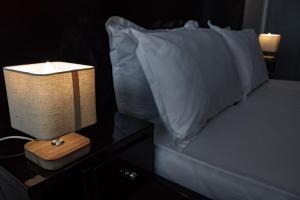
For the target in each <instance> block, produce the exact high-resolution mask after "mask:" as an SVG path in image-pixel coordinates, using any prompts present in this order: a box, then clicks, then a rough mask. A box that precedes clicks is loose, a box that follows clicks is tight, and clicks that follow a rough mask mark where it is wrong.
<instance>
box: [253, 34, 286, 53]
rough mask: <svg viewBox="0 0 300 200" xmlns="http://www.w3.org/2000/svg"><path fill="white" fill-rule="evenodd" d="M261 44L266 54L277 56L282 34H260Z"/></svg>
mask: <svg viewBox="0 0 300 200" xmlns="http://www.w3.org/2000/svg"><path fill="white" fill-rule="evenodd" d="M258 39H259V44H260V47H261V49H262V51H263V52H264V55H266V56H273V57H274V56H275V54H276V53H277V51H278V49H279V44H280V40H281V35H278V34H271V33H268V34H265V33H263V34H260V35H259V38H258Z"/></svg>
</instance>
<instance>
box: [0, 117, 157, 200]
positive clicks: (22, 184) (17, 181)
mask: <svg viewBox="0 0 300 200" xmlns="http://www.w3.org/2000/svg"><path fill="white" fill-rule="evenodd" d="M117 116H118V115H117ZM136 122H139V120H136ZM126 123H127V121H126V120H125V121H124V122H122V119H121V118H115V128H114V130H111V131H112V132H111V133H110V132H105V131H103V130H102V131H100V128H98V127H95V126H94V127H90V128H88V129H84V130H82V131H80V133H81V134H82V135H84V136H86V137H88V138H90V139H91V149H90V152H89V153H88V154H87V155H86V156H84V157H82V158H80V159H78V160H76V161H75V162H73V163H71V164H70V165H68V166H66V167H63V168H62V169H59V170H56V171H48V170H44V169H42V168H40V167H38V166H37V165H35V164H34V163H32V162H31V161H29V160H27V159H26V158H25V156H24V155H21V156H18V157H14V158H9V159H1V160H0V199H1V200H2V199H3V200H39V199H43V200H53V199H62V198H65V199H82V200H89V199H96V194H97V193H98V191H100V189H99V185H98V182H97V179H96V177H99V176H102V174H111V173H117V172H114V171H113V172H109V171H107V170H106V169H105V170H104V169H103V166H105V165H106V163H115V161H116V160H118V159H119V158H118V157H119V156H121V154H123V153H124V152H128V151H129V150H130V149H134V148H139V149H140V150H141V151H143V150H147V151H150V154H148V156H147V157H144V159H143V162H144V164H141V165H147V167H148V168H150V170H151V168H152V160H153V159H152V155H151V153H152V152H151V149H152V147H151V145H153V125H152V124H151V123H146V122H139V123H138V124H137V125H131V126H127V125H126ZM124 124H125V125H124ZM126 129H127V130H126ZM5 132H6V135H15V134H21V133H18V132H16V131H15V130H12V129H10V128H6V129H5ZM146 144H147V145H148V146H147V147H146V146H144V145H146ZM23 145H24V142H21V141H12V140H11V141H5V142H3V143H1V147H0V152H1V156H3V154H4V153H5V154H7V153H9V152H11V153H12V152H14V153H16V152H21V151H23ZM141 145H142V146H141ZM139 146H140V147H139ZM12 148H14V149H12ZM16 149H18V150H16ZM148 149H149V150H148ZM5 151H6V152H5ZM140 153H143V152H140ZM133 157H134V156H133ZM128 160H130V159H128ZM145 163H146V164H145ZM115 167H118V166H115ZM111 176H113V175H111ZM106 181H112V182H114V180H113V178H112V179H109V180H106ZM104 188H107V187H105V186H104Z"/></svg>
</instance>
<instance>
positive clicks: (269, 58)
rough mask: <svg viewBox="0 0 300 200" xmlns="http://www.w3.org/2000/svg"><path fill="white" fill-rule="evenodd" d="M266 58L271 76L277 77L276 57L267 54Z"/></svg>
mask: <svg viewBox="0 0 300 200" xmlns="http://www.w3.org/2000/svg"><path fill="white" fill-rule="evenodd" d="M264 60H265V63H266V66H267V70H268V75H269V78H271V79H272V78H275V65H276V59H275V56H273V55H265V56H264Z"/></svg>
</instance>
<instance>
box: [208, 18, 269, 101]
mask: <svg viewBox="0 0 300 200" xmlns="http://www.w3.org/2000/svg"><path fill="white" fill-rule="evenodd" d="M208 25H209V26H210V28H211V29H213V30H215V31H217V32H218V33H219V34H220V35H222V37H223V38H224V40H225V41H226V43H227V45H228V46H229V48H230V50H231V52H232V55H233V58H234V60H235V64H236V67H237V69H238V72H239V75H240V79H241V84H242V87H243V90H244V96H245V97H246V95H248V94H249V93H250V92H251V91H253V90H254V89H255V88H257V87H258V86H260V85H261V84H263V83H264V82H266V81H267V80H268V73H267V68H266V64H265V62H264V59H263V54H262V51H261V48H260V46H259V42H258V38H257V35H256V33H255V32H254V30H251V29H247V30H241V31H233V30H228V29H222V28H220V27H217V26H214V25H212V24H210V23H208Z"/></svg>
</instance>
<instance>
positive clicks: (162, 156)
mask: <svg viewBox="0 0 300 200" xmlns="http://www.w3.org/2000/svg"><path fill="white" fill-rule="evenodd" d="M299 130H300V82H293V81H282V80H270V81H269V82H267V83H266V84H264V85H262V86H261V87H259V88H257V89H256V90H255V91H254V92H253V93H252V94H251V95H250V96H249V97H248V99H247V100H246V101H244V102H241V103H239V104H238V105H236V106H233V107H230V108H228V109H226V110H225V111H223V112H222V113H220V114H219V115H218V116H216V117H215V118H213V119H212V120H211V121H209V122H208V124H207V126H206V127H205V128H204V129H203V130H202V131H201V133H200V134H198V136H197V138H196V139H195V140H194V141H193V142H191V143H190V144H189V145H188V146H187V147H185V148H184V149H182V150H178V148H176V146H175V145H174V143H173V142H172V135H171V134H170V133H168V132H167V131H166V129H165V128H164V127H163V125H162V123H158V124H156V128H155V171H156V173H157V174H158V175H160V176H162V177H165V178H167V179H169V180H171V181H173V182H176V183H178V184H180V185H182V186H185V187H187V188H189V189H191V190H193V191H195V192H198V193H201V194H203V195H206V196H207V197H210V198H212V199H221V200H223V199H230V200H234V199H239V200H243V199H247V200H249V199H250V200H252V199H255V200H258V199H259V200H260V199H272V200H296V199H300V171H299V169H300V157H299V152H300V145H299V141H300V131H299Z"/></svg>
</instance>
